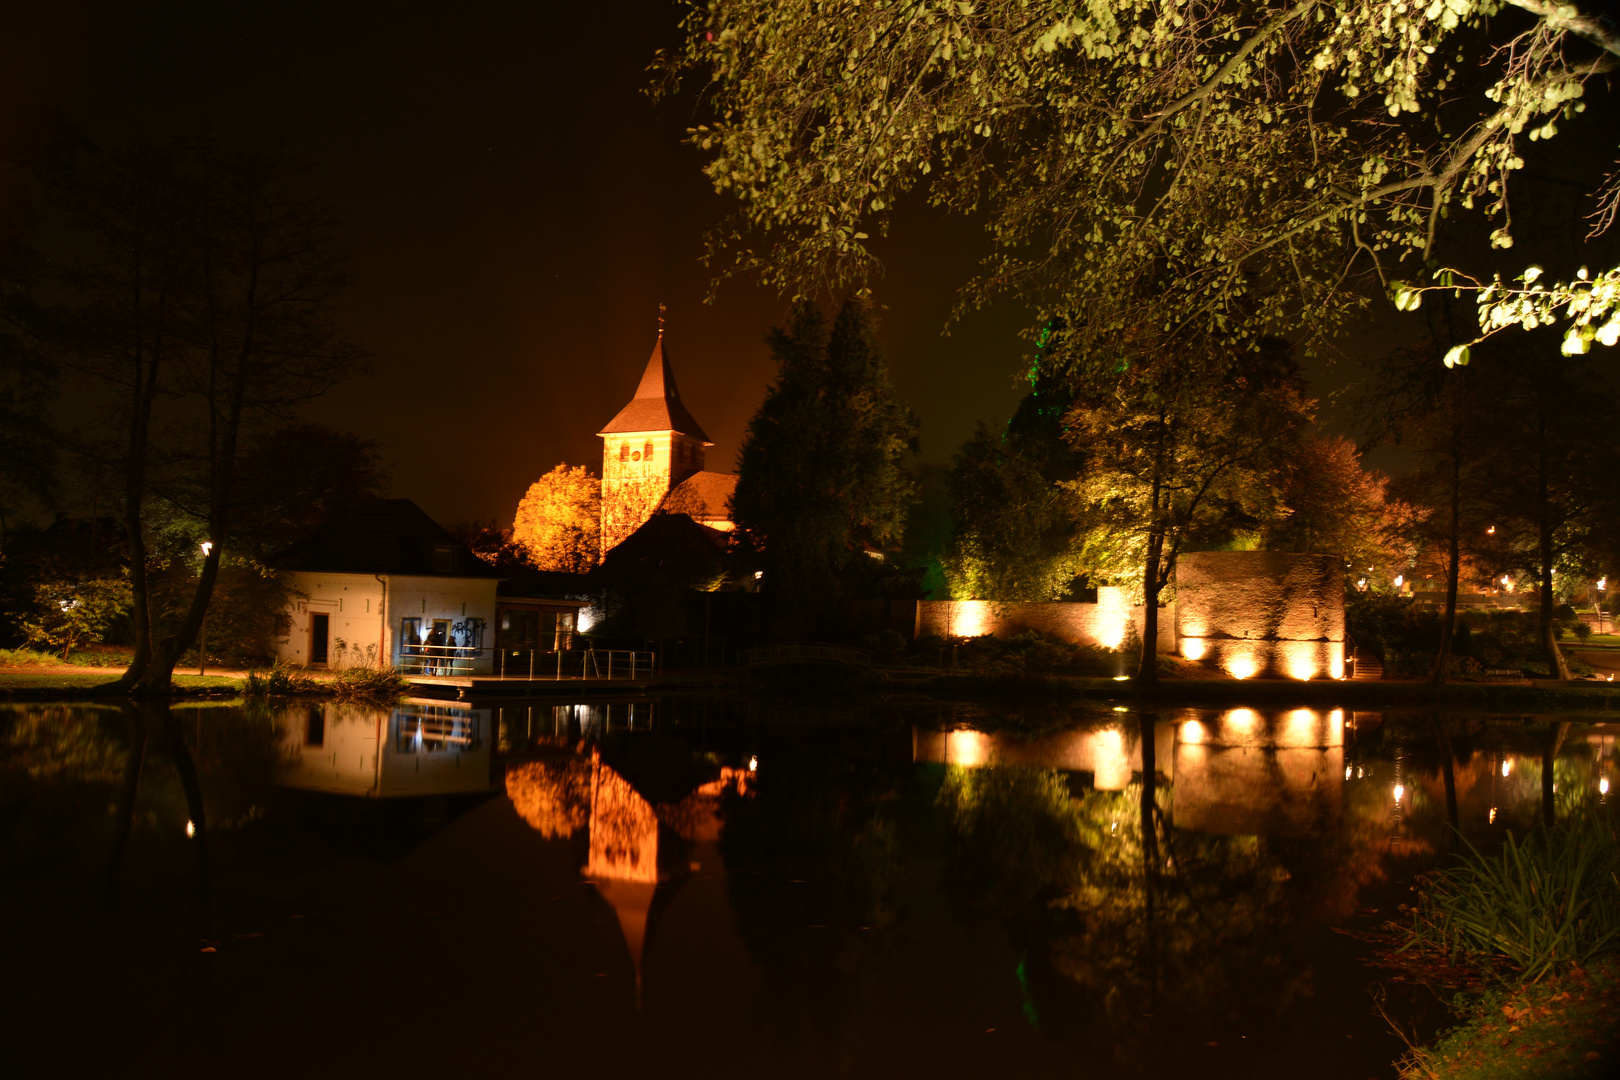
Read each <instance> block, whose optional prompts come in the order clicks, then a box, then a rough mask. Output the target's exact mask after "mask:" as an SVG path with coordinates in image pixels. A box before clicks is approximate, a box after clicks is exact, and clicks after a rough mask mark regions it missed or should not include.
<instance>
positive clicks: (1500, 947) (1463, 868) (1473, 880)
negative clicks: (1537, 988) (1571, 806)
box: [1403, 814, 1620, 982]
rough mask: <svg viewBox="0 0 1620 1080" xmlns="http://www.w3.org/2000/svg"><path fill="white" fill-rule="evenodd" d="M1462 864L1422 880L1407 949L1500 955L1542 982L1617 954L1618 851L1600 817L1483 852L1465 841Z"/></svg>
mask: <svg viewBox="0 0 1620 1080" xmlns="http://www.w3.org/2000/svg"><path fill="white" fill-rule="evenodd" d="M1463 843H1464V844H1465V845H1466V847H1467V851H1466V852H1465V853H1464V854H1463V855H1462V856H1461V858H1460V861H1459V862H1458V864H1457V865H1455V866H1452V867H1449V868H1447V869H1444V870H1438V871H1435V872H1433V873H1430V874H1426V875H1424V876H1423V877H1422V878H1420V879H1419V882H1418V904H1417V908H1416V913H1415V917H1414V920H1413V924H1412V927H1411V930H1410V935H1411V936H1410V938H1409V940H1408V941H1407V943H1406V945H1405V946H1403V948H1407V947H1412V946H1424V945H1427V946H1437V947H1439V948H1442V949H1444V950H1445V951H1446V952H1447V953H1448V954H1449V955H1451V956H1453V957H1457V956H1458V955H1459V954H1461V955H1463V956H1477V957H1481V958H1484V957H1490V956H1502V957H1505V958H1507V960H1508V961H1509V962H1510V963H1512V964H1513V965H1514V966H1516V967H1517V968H1519V969H1520V972H1521V977H1522V978H1523V979H1524V980H1525V981H1526V982H1537V981H1539V980H1540V979H1541V978H1542V977H1543V976H1545V975H1546V974H1548V973H1549V972H1552V971H1554V970H1556V969H1559V968H1563V967H1566V966H1569V965H1574V966H1584V965H1586V964H1587V963H1588V962H1589V961H1591V960H1592V959H1594V958H1595V957H1598V956H1600V955H1603V954H1605V953H1609V952H1614V951H1616V950H1617V949H1620V846H1617V845H1616V842H1615V835H1614V830H1613V828H1612V826H1611V825H1610V823H1609V822H1608V821H1607V820H1605V819H1604V818H1601V817H1599V816H1597V815H1595V814H1583V815H1582V816H1580V817H1578V818H1575V819H1572V820H1569V821H1566V822H1564V823H1562V824H1560V825H1556V826H1553V827H1550V828H1549V827H1542V828H1540V829H1537V830H1536V831H1535V832H1534V833H1531V834H1530V835H1529V836H1528V837H1526V838H1524V839H1523V840H1520V839H1518V838H1516V837H1514V835H1513V834H1512V833H1511V832H1510V833H1509V834H1508V836H1507V841H1506V842H1505V843H1504V844H1503V845H1502V850H1501V851H1500V852H1498V853H1497V854H1495V855H1489V856H1487V855H1482V854H1481V853H1480V852H1479V850H1478V849H1476V848H1475V847H1474V846H1473V845H1472V844H1469V843H1468V842H1467V840H1466V839H1465V840H1464V841H1463Z"/></svg>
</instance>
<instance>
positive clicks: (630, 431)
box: [597, 326, 737, 555]
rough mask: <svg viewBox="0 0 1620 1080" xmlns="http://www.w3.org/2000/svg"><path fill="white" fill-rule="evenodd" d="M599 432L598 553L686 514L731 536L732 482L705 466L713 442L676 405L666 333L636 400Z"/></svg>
mask: <svg viewBox="0 0 1620 1080" xmlns="http://www.w3.org/2000/svg"><path fill="white" fill-rule="evenodd" d="M597 434H598V435H599V436H600V437H601V439H602V554H603V555H606V554H607V553H608V552H609V551H611V550H612V549H613V548H614V547H616V546H618V545H619V544H620V543H621V542H623V541H624V539H625V538H626V537H628V536H629V535H630V534H631V533H633V532H635V531H636V530H637V529H639V528H641V526H642V525H644V524H646V522H647V520H648V519H649V518H651V517H652V516H653V515H654V514H657V513H671V514H686V515H687V516H688V517H690V518H691V519H692V520H693V521H696V522H697V523H698V524H700V525H706V526H708V527H709V528H711V529H717V530H719V531H721V532H729V531H730V530H731V527H732V521H731V496H732V493H733V492H734V491H736V489H737V478H736V476H734V475H732V474H730V473H719V472H710V471H708V470H707V469H705V468H704V464H705V461H704V457H705V453H706V452H707V450H708V448H709V447H711V446H713V445H714V443H713V442H711V441H710V440H709V437H708V435H706V434H704V431H703V428H702V427H701V426H700V425H699V424H698V422H697V421H696V420H695V419H693V417H692V414H691V412H689V411H688V410H687V408H686V405H685V404H684V403H683V402H682V401H681V393H680V390H679V388H678V387H677V386H676V385H675V373H674V371H673V370H672V369H671V368H670V364H669V357H668V355H667V354H666V352H665V350H664V330H663V327H661V326H660V327H659V329H658V340H657V342H655V343H654V345H653V351H652V356H651V357H650V358H649V359H648V360H647V367H646V369H645V370H644V371H643V372H642V375H641V382H640V383H638V384H637V386H636V393H635V396H634V397H632V398H631V399H630V402H629V404H627V405H625V407H624V408H622V409H620V410H619V411H618V413H617V414H616V415H615V416H614V417H613V419H612V420H609V421H608V423H607V425H606V426H605V427H603V428H602V430H601V431H599V432H597Z"/></svg>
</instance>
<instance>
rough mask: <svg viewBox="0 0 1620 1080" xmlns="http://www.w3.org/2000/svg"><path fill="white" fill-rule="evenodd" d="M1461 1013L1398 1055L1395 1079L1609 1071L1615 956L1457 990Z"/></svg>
mask: <svg viewBox="0 0 1620 1080" xmlns="http://www.w3.org/2000/svg"><path fill="white" fill-rule="evenodd" d="M1453 1008H1454V1010H1455V1011H1456V1013H1457V1015H1458V1019H1459V1020H1460V1021H1461V1022H1460V1023H1459V1024H1458V1025H1457V1026H1456V1027H1455V1028H1452V1029H1451V1030H1450V1031H1448V1032H1446V1033H1445V1034H1443V1035H1442V1036H1440V1038H1439V1039H1437V1040H1436V1041H1435V1042H1434V1043H1432V1044H1431V1045H1429V1046H1424V1047H1418V1048H1416V1049H1414V1050H1412V1051H1411V1052H1410V1053H1409V1054H1407V1055H1406V1057H1405V1058H1404V1059H1402V1060H1401V1062H1400V1063H1399V1069H1400V1075H1401V1078H1402V1080H1531V1078H1540V1077H1578V1078H1582V1080H1586V1078H1591V1080H1597V1078H1599V1077H1610V1076H1614V1075H1616V1073H1617V1071H1620V1039H1617V1032H1620V959H1617V958H1615V957H1608V958H1605V959H1603V960H1601V961H1597V962H1595V963H1592V964H1591V965H1589V966H1588V967H1585V968H1571V969H1569V970H1567V971H1565V972H1564V973H1563V974H1560V975H1552V976H1548V977H1547V978H1545V979H1543V980H1541V981H1540V982H1538V983H1529V984H1525V985H1520V986H1516V987H1504V988H1500V989H1495V990H1487V991H1485V992H1484V993H1483V994H1480V995H1478V996H1477V997H1472V998H1467V997H1459V998H1458V1000H1457V1001H1456V1002H1455V1003H1454V1004H1453Z"/></svg>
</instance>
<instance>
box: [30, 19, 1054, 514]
mask: <svg viewBox="0 0 1620 1080" xmlns="http://www.w3.org/2000/svg"><path fill="white" fill-rule="evenodd" d="M678 16H679V11H678V9H677V8H676V7H675V5H673V4H671V3H668V2H662V0H620V2H615V3H608V4H562V3H547V4H533V3H530V4H521V5H518V4H509V5H504V6H503V5H493V4H477V3H474V4H455V5H451V4H428V3H402V2H397V0H395V2H390V3H365V2H352V3H342V4H334V3H330V2H327V3H309V2H305V0H282V2H278V3H275V4H268V3H230V4H221V3H218V2H217V0H216V2H213V3H142V4H118V3H111V2H102V3H96V2H75V0H57V2H53V3H50V4H26V5H10V7H9V11H8V14H6V15H4V16H0V151H4V150H5V149H7V148H8V146H15V145H17V144H18V143H19V142H20V140H21V139H22V138H23V137H24V136H25V135H26V132H27V131H28V130H29V129H30V127H31V126H33V125H34V124H36V123H37V122H38V121H39V119H40V118H41V117H42V116H44V115H47V114H49V113H51V112H53V111H54V112H57V113H60V114H62V115H64V116H65V117H66V118H67V119H68V120H70V121H72V122H73V123H75V124H77V125H79V126H80V127H82V128H83V129H84V130H85V131H86V132H87V133H88V134H89V135H90V137H91V138H92V139H94V140H96V141H98V142H102V143H108V144H113V143H128V142H131V141H133V140H135V139H137V138H139V137H147V138H151V139H154V140H156V139H163V138H168V137H170V136H174V135H179V134H184V133H186V132H188V131H194V130H198V129H199V128H200V127H202V126H204V125H206V126H209V127H211V128H212V129H213V130H214V132H215V133H216V134H217V135H219V136H220V137H221V138H222V139H224V140H226V141H228V142H232V143H235V144H238V145H241V146H244V147H253V148H258V149H267V150H272V151H275V152H279V153H282V154H285V155H287V156H290V157H294V158H297V159H299V160H302V161H307V162H309V163H311V164H312V165H313V166H314V169H313V172H312V174H311V176H310V179H309V183H310V186H311V188H312V189H313V190H315V191H317V192H318V193H319V194H320V195H321V196H322V197H323V198H324V199H326V200H327V201H328V202H329V203H330V204H331V205H332V206H333V207H334V208H335V210H336V212H337V214H338V215H339V217H340V218H341V220H342V221H343V222H344V224H345V232H346V239H347V244H348V247H349V250H350V251H351V253H352V268H353V271H354V274H355V279H356V280H355V285H354V287H353V289H352V290H351V291H350V292H349V294H348V295H347V297H346V299H345V302H344V304H343V309H342V321H343V326H344V329H345V331H346V332H347V333H348V334H349V336H350V337H352V338H353V339H354V340H356V341H358V342H359V343H361V344H363V345H365V346H366V347H368V348H369V349H371V350H372V351H373V353H374V354H375V357H376V359H375V365H374V372H373V374H371V375H370V376H366V377H361V378H356V379H354V380H353V381H351V382H349V383H347V384H345V385H344V386H342V387H341V388H339V389H338V390H337V391H335V392H333V393H332V394H331V395H330V396H329V397H328V398H327V399H326V400H325V401H323V402H321V403H319V404H318V405H317V406H316V407H315V408H314V409H313V410H312V415H313V416H315V417H316V418H317V419H321V420H324V421H326V422H329V423H331V424H334V425H336V426H339V427H343V428H347V429H350V430H354V431H357V432H359V433H360V434H362V435H365V436H367V437H370V438H374V439H376V440H378V442H379V443H381V445H382V447H383V451H384V455H385V457H386V458H387V459H388V460H389V461H390V462H391V463H392V465H393V466H394V468H393V476H394V492H393V493H394V494H397V495H403V496H406V497H409V498H412V499H415V500H416V501H417V502H418V503H420V504H421V505H422V507H423V508H424V509H426V510H427V511H428V512H429V513H430V514H432V515H434V516H435V517H437V518H439V519H440V520H441V521H444V522H446V523H453V522H456V521H462V520H469V519H475V518H480V519H481V518H491V517H494V518H499V519H501V520H502V521H503V522H510V520H511V517H512V514H513V512H514V510H515V509H516V505H517V500H518V499H519V498H520V497H521V495H522V493H523V491H524V490H525V489H526V487H527V486H528V484H529V483H530V482H532V481H533V480H534V479H535V478H536V477H538V476H539V475H540V474H541V473H543V472H545V471H546V470H548V469H550V468H551V467H552V466H553V465H555V464H556V463H557V462H559V461H564V460H566V461H569V462H571V463H575V464H579V463H590V464H592V465H598V464H599V461H600V454H601V440H599V439H597V438H596V437H595V436H596V432H597V430H599V428H600V427H601V425H602V424H604V423H606V422H607V421H608V420H609V419H610V418H611V417H612V416H613V414H614V412H615V411H617V409H618V408H619V407H620V406H621V405H623V404H624V403H625V401H627V400H628V399H629V397H630V395H631V394H632V392H633V390H634V388H635V384H636V380H637V379H638V377H639V376H640V373H641V369H642V367H643V366H644V364H645V363H646V360H647V355H648V353H649V352H650V351H651V348H652V344H653V340H654V337H655V335H656V330H657V314H658V305H659V303H661V302H662V303H666V304H668V305H669V331H668V333H669V352H670V356H671V359H672V362H673V364H674V366H675V371H676V375H677V377H678V379H679V382H680V386H681V391H682V396H683V397H684V398H685V399H686V401H687V404H688V405H689V407H690V408H691V410H692V412H693V414H694V415H695V416H696V417H697V419H698V421H699V422H700V423H702V424H703V426H704V427H705V429H706V430H707V431H708V433H709V437H710V438H712V439H714V440H715V442H716V445H715V447H714V448H713V449H712V450H711V451H710V457H709V463H710V468H715V469H720V470H730V469H732V468H733V463H734V461H735V459H736V453H737V447H738V444H739V442H740V440H741V438H742V434H743V428H744V425H745V424H746V423H747V421H748V418H749V416H750V415H751V414H752V413H753V411H754V409H755V408H756V407H757V406H758V404H759V402H760V400H761V398H762V397H763V396H764V393H765V387H766V384H767V382H768V381H769V379H770V377H771V375H772V371H773V368H772V364H771V362H770V359H769V355H768V353H767V351H766V349H765V347H764V344H763V336H764V334H765V332H766V331H767V330H768V329H769V328H770V327H771V326H772V325H774V324H776V323H779V322H781V321H782V319H783V317H784V315H785V313H786V304H785V302H784V301H782V300H780V299H779V298H778V297H776V296H775V294H773V293H770V292H767V291H765V290H761V289H757V288H755V287H754V286H752V285H749V284H744V283H740V282H734V283H729V284H727V285H726V286H724V287H723V288H722V289H721V291H720V294H719V297H718V301H717V302H716V303H715V304H714V305H712V306H709V305H705V304H704V303H703V297H704V295H705V292H706V291H707V285H708V280H709V273H708V271H707V270H706V269H705V268H704V267H703V266H702V265H701V264H700V262H699V257H700V256H701V254H702V251H703V240H702V236H703V230H704V229H705V228H706V227H707V226H709V225H711V224H712V223H714V222H716V221H718V220H719V219H720V218H721V217H722V215H723V214H724V213H725V212H726V210H727V206H726V203H725V201H724V200H722V199H721V198H719V197H718V196H716V195H714V194H713V193H712V191H711V190H710V188H709V186H708V183H707V181H706V180H705V179H704V178H703V176H702V174H701V173H700V171H699V161H698V158H697V155H696V153H695V152H694V151H692V150H691V149H690V148H688V147H685V146H683V145H682V144H681V138H682V133H683V131H684V129H685V128H686V127H687V126H688V124H689V123H690V122H691V116H692V109H693V103H692V101H691V100H690V99H688V100H686V101H676V102H667V103H660V104H654V103H653V102H651V101H650V100H649V99H648V98H647V97H646V96H645V95H644V94H643V93H642V90H643V88H645V87H646V86H647V85H648V83H649V77H648V76H647V74H646V73H645V68H646V66H647V64H648V62H649V61H650V60H651V59H652V57H653V54H654V52H655V51H656V50H657V49H658V48H660V47H670V46H673V45H674V44H675V43H676V42H677V41H678V29H677V19H678ZM984 250H985V241H984V240H983V234H982V232H981V231H980V229H979V227H978V226H977V225H974V224H971V223H968V222H966V221H964V220H962V219H960V218H955V219H945V218H940V217H939V216H937V215H934V214H931V213H930V212H928V211H926V209H918V210H915V211H912V212H910V213H903V214H902V215H901V216H900V217H899V218H898V219H897V221H896V229H895V241H894V242H892V243H890V244H889V245H888V246H887V247H886V248H885V249H883V250H882V252H881V254H882V255H883V257H884V259H885V263H886V274H885V277H884V278H883V280H881V281H879V282H877V283H876V296H877V300H878V302H879V303H880V304H881V305H883V306H884V307H885V308H886V310H885V311H884V312H883V313H882V328H881V333H882V337H883V340H884V343H885V346H886V348H887V350H888V355H889V359H890V362H891V365H892V369H893V375H894V381H895V384H896V388H897V391H898V393H899V395H900V396H901V397H902V399H904V400H905V401H907V402H908V403H909V404H911V406H912V407H913V408H914V409H915V410H916V411H917V413H918V415H919V417H920V418H921V421H922V439H923V452H924V455H925V457H927V458H930V459H934V460H939V461H944V460H948V459H949V456H950V454H951V452H952V451H953V450H954V449H955V448H956V447H957V446H958V445H960V444H961V442H962V441H963V440H964V439H965V438H966V437H967V436H968V435H969V434H970V433H971V431H972V428H973V424H974V423H975V422H976V421H977V420H979V419H981V418H982V419H984V420H987V421H990V422H1000V421H1002V420H1004V419H1005V418H1006V417H1007V416H1008V415H1009V414H1010V413H1011V411H1012V409H1013V407H1014V406H1015V405H1016V403H1017V400H1018V397H1019V391H1018V389H1017V386H1016V382H1015V379H1016V374H1017V370H1018V367H1019V359H1020V357H1021V356H1023V355H1024V353H1025V351H1026V349H1027V346H1026V345H1025V343H1024V342H1023V341H1022V340H1021V339H1020V338H1018V337H1017V336H1016V330H1017V329H1018V328H1019V327H1020V326H1021V325H1022V324H1023V319H1024V316H1023V313H1022V311H1020V310H1019V309H1018V308H1016V307H1014V306H1013V305H1010V304H1009V305H1006V306H1005V308H1003V309H1000V310H996V311H992V312H989V313H986V314H983V315H980V316H976V317H974V318H973V319H972V320H971V321H970V322H968V323H966V324H964V325H962V326H959V327H957V328H955V329H954V330H953V332H952V334H951V336H949V337H942V336H941V335H940V331H941V329H942V328H943V327H944V325H945V322H946V317H947V313H948V310H949V307H950V304H951V300H952V297H953V295H954V289H955V288H956V286H957V285H958V284H960V283H961V282H962V281H964V280H966V279H967V277H968V276H969V275H970V274H971V272H972V270H973V266H974V263H975V261H976V260H977V258H978V257H979V256H980V255H981V254H983V252H984Z"/></svg>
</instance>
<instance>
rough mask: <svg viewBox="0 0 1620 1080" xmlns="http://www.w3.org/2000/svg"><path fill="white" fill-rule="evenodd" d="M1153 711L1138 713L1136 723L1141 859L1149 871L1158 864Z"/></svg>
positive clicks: (1154, 717) (1154, 718)
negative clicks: (1139, 761) (1139, 743)
mask: <svg viewBox="0 0 1620 1080" xmlns="http://www.w3.org/2000/svg"><path fill="white" fill-rule="evenodd" d="M1158 719H1159V718H1158V716H1157V714H1155V713H1138V714H1137V725H1138V729H1139V731H1140V733H1141V740H1142V859H1143V861H1144V863H1145V864H1146V867H1147V870H1148V872H1149V873H1152V872H1153V871H1154V870H1156V869H1157V868H1158V865H1159V836H1158V832H1157V827H1156V825H1155V823H1154V813H1155V811H1156V810H1157V808H1158V807H1157V802H1156V793H1157V782H1158V776H1157V774H1158V761H1157V749H1158V748H1157V747H1156V746H1155V745H1154V742H1153V729H1154V727H1155V726H1156V725H1157V723H1158Z"/></svg>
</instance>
